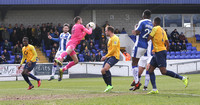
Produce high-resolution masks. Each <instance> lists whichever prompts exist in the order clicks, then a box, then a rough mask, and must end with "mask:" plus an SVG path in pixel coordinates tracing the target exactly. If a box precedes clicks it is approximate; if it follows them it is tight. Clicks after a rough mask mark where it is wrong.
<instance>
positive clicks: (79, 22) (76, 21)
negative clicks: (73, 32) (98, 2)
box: [74, 16, 83, 24]
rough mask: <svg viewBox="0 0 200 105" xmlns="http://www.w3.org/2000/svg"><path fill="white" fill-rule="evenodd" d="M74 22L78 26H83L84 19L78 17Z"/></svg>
mask: <svg viewBox="0 0 200 105" xmlns="http://www.w3.org/2000/svg"><path fill="white" fill-rule="evenodd" d="M74 22H75V23H76V24H82V23H83V21H82V18H81V17H80V16H76V17H75V18H74Z"/></svg>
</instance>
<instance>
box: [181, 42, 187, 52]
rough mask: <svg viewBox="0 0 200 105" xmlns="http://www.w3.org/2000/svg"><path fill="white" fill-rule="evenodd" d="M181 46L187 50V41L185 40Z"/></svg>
mask: <svg viewBox="0 0 200 105" xmlns="http://www.w3.org/2000/svg"><path fill="white" fill-rule="evenodd" d="M181 48H182V51H187V45H186V44H185V42H183V44H182V47H181Z"/></svg>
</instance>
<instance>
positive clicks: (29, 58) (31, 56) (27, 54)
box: [18, 37, 41, 90]
mask: <svg viewBox="0 0 200 105" xmlns="http://www.w3.org/2000/svg"><path fill="white" fill-rule="evenodd" d="M23 44H24V47H23V48H22V53H23V58H22V60H21V63H20V66H19V67H18V69H20V68H21V67H22V64H23V63H24V61H25V60H26V64H25V66H24V70H23V72H22V76H23V77H24V80H25V81H26V82H27V83H28V84H29V88H28V90H31V89H32V88H34V86H33V85H32V83H31V82H30V80H29V78H28V77H30V78H32V79H34V80H36V81H37V82H38V87H40V85H41V80H40V79H38V78H36V77H35V76H34V75H33V74H31V73H30V72H31V71H32V70H33V68H34V67H35V66H36V59H37V53H36V50H35V47H34V46H32V45H30V44H28V38H27V37H24V38H23Z"/></svg>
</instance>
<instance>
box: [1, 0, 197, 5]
mask: <svg viewBox="0 0 200 105" xmlns="http://www.w3.org/2000/svg"><path fill="white" fill-rule="evenodd" d="M49 4H200V0H0V5H49Z"/></svg>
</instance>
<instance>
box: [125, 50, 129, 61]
mask: <svg viewBox="0 0 200 105" xmlns="http://www.w3.org/2000/svg"><path fill="white" fill-rule="evenodd" d="M123 55H124V56H125V58H126V61H130V60H131V56H130V54H129V53H127V52H126V50H125V51H124V53H123Z"/></svg>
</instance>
